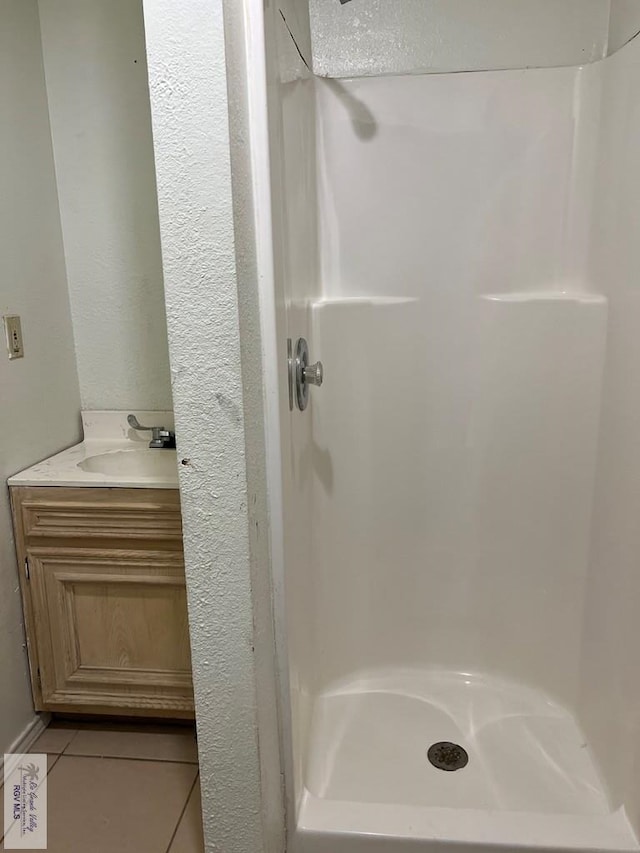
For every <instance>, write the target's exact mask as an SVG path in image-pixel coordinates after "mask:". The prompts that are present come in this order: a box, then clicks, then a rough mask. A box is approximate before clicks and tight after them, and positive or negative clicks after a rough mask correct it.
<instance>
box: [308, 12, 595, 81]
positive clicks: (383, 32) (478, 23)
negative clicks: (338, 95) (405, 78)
mask: <svg viewBox="0 0 640 853" xmlns="http://www.w3.org/2000/svg"><path fill="white" fill-rule="evenodd" d="M309 2H310V8H311V33H312V45H313V48H312V49H313V67H314V71H315V72H316V74H320V75H322V76H330V77H349V76H359V75H362V74H391V73H395V74H397V73H407V72H419V71H458V70H460V71H462V70H474V69H490V68H526V67H531V66H555V65H580V64H582V63H584V62H593V61H594V60H596V59H600V58H602V57H603V56H604V55H605V53H606V49H607V37H608V26H609V6H610V0H483V2H482V3H478V0H393V2H389V0H351V2H349V3H347V4H345V5H344V6H342V5H341V4H340V3H339V2H338V0H309Z"/></svg>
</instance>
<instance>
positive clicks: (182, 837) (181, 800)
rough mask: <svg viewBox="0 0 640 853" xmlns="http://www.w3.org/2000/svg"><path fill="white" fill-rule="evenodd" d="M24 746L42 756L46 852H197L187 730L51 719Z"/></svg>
mask: <svg viewBox="0 0 640 853" xmlns="http://www.w3.org/2000/svg"><path fill="white" fill-rule="evenodd" d="M30 751H31V752H46V753H47V755H48V776H47V781H48V822H49V827H48V834H49V837H48V847H47V850H48V853H203V851H204V843H203V838H202V817H201V810H200V786H199V780H198V758H197V751H196V740H195V734H194V731H193V729H191V728H189V727H182V726H180V727H169V726H162V727H161V726H145V725H142V724H140V725H138V724H126V723H113V724H112V723H86V724H85V723H83V724H81V723H78V724H75V723H69V722H66V721H65V722H53V723H52V724H51V725H50V726H49V728H48V729H47V730H46V731H45V732H43V734H42V735H41V736H40V737H39V739H38V740H37V741H36V742H35V743H34V745H33V746H32V748H31V750H30ZM0 821H2V810H1V809H0ZM0 833H1V834H2V836H4V828H3V827H2V825H1V824H0ZM0 849H1V850H4V849H5V847H4V844H3V843H0Z"/></svg>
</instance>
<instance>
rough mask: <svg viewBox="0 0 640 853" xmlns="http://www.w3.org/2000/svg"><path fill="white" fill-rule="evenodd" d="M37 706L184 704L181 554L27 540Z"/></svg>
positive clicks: (186, 666)
mask: <svg viewBox="0 0 640 853" xmlns="http://www.w3.org/2000/svg"><path fill="white" fill-rule="evenodd" d="M28 557H29V567H30V583H29V586H30V588H31V598H32V606H33V612H34V618H35V625H36V641H37V645H38V659H39V666H40V683H41V690H42V705H43V709H44V710H54V711H55V710H61V706H65V709H67V706H82V707H83V708H85V709H87V710H88V709H89V707H93V708H96V707H100V708H117V709H122V711H123V712H126V710H127V709H131V710H137V711H140V710H146V711H148V712H150V713H152V712H154V711H157V712H160V713H166V712H169V711H177V712H181V711H182V712H189V711H192V710H193V692H192V685H191V659H190V653H189V629H188V624H187V604H186V595H185V582H184V565H183V559H182V554H180V553H178V552H166V551H165V552H159V551H122V550H109V551H104V552H99V551H89V550H87V551H83V550H79V549H62V548H30V549H29V551H28Z"/></svg>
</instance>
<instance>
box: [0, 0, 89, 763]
mask: <svg viewBox="0 0 640 853" xmlns="http://www.w3.org/2000/svg"><path fill="white" fill-rule="evenodd" d="M0 114H1V115H2V121H3V131H2V133H0V162H1V163H2V169H1V170H0V314H7V313H10V314H20V315H21V317H22V329H23V334H24V344H25V353H26V355H25V357H24V358H23V359H21V360H17V361H13V362H10V361H9V360H8V358H7V354H6V349H5V344H4V332H3V333H2V341H0V389H1V392H0V395H1V403H0V631H1V632H2V643H0V747H1V748H3V751H6V750H7V749H8V748H9V747H10V745H11V744H12V743H13V741H14V740H15V739H16V738H17V737H18V736H19V735H20V734H21V732H22V731H23V730H24V729H25V727H26V726H28V725H29V723H30V722H31V721H32V720H33V719H34V713H33V705H32V702H31V690H30V687H29V683H28V678H27V659H26V654H25V651H24V635H23V628H22V614H21V603H20V593H19V591H18V579H17V573H16V572H17V570H16V561H15V553H14V548H13V534H12V528H11V516H10V510H9V499H8V497H9V496H8V491H7V488H6V485H5V480H6V478H7V477H8V476H10V475H11V474H14V473H15V472H16V471H19V470H20V469H21V468H26V467H27V466H28V465H31V464H32V463H34V462H37V461H39V460H40V459H43V458H44V457H46V456H49V455H50V454H52V453H54V452H56V451H58V450H61V449H62V448H64V447H66V446H68V445H71V444H73V443H74V442H75V441H77V440H78V438H79V432H80V419H79V408H80V400H79V394H78V378H77V372H76V366H75V361H74V352H73V336H72V330H71V317H70V313H69V298H68V293H67V284H66V279H65V269H64V256H63V249H62V236H61V232H60V218H59V214H58V199H57V195H56V185H55V174H54V166H53V153H52V150H51V135H50V130H49V120H48V115H47V100H46V92H45V84H44V72H43V67H42V55H41V50H40V30H39V24H38V7H37V3H36V0H3V2H2V3H1V4H0Z"/></svg>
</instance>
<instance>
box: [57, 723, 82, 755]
mask: <svg viewBox="0 0 640 853" xmlns="http://www.w3.org/2000/svg"><path fill="white" fill-rule="evenodd" d="M78 731H79V729H76V730H75V732H74V733H73V737H72V738H71V740H70V741H69V743H68V744H67V745H66V746H65V748H64V749H63V750H62V752H61V753H60V754H61V755H65V754H66V752H67V750H68V749H69V747H70V746H71V744H72V743H73V742H74V740H75V739H76V738H77V737H78Z"/></svg>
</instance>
